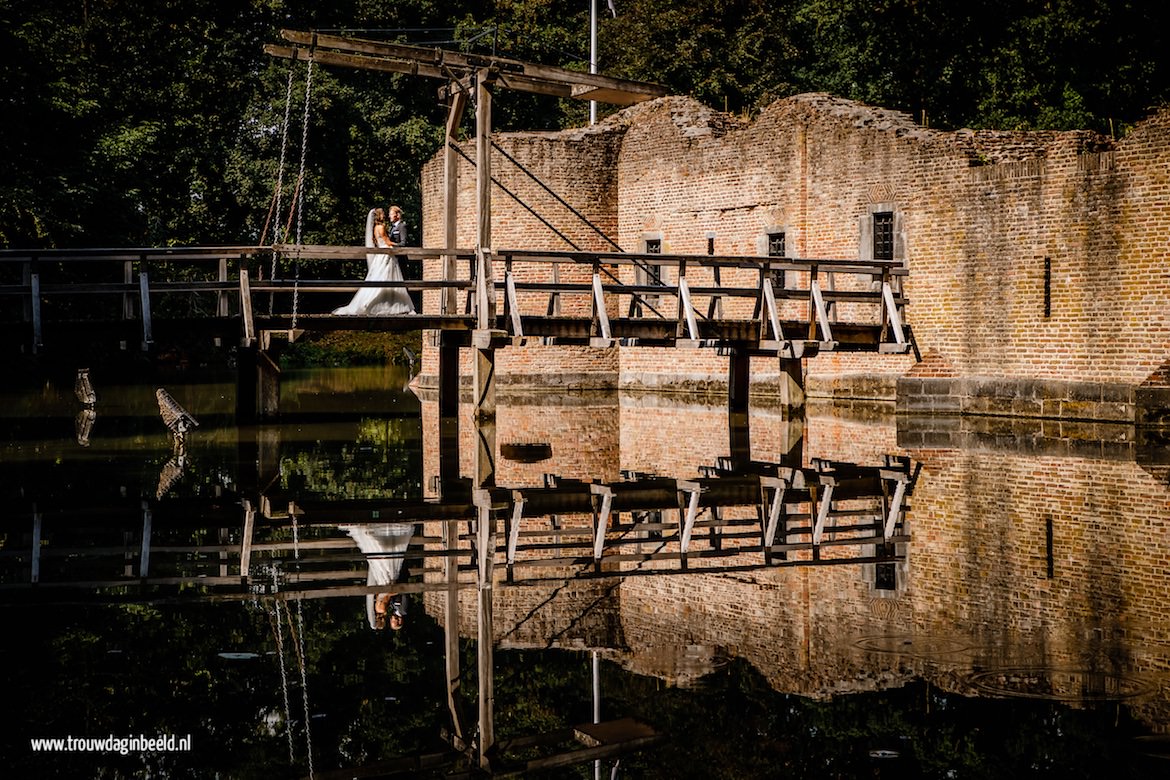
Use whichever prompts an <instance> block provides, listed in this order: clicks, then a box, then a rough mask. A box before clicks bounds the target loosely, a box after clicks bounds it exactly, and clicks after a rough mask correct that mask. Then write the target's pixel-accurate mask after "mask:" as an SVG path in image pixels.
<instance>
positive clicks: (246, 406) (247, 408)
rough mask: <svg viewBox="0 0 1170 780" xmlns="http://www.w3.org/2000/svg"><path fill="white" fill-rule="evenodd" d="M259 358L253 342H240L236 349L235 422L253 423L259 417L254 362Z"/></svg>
mask: <svg viewBox="0 0 1170 780" xmlns="http://www.w3.org/2000/svg"><path fill="white" fill-rule="evenodd" d="M259 359H260V356H259V350H258V349H257V348H256V345H255V343H252V344H241V345H240V347H239V349H238V350H237V351H236V422H237V423H244V424H248V423H254V422H256V420H257V419H258V417H259V414H258V411H259V406H260V405H259V401H260V397H259V387H258V383H257V381H256V379H257V377H256V371H257V369H256V362H257V361H258V360H259Z"/></svg>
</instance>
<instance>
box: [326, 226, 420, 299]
mask: <svg viewBox="0 0 1170 780" xmlns="http://www.w3.org/2000/svg"><path fill="white" fill-rule="evenodd" d="M366 246H368V247H378V248H388V247H392V246H394V243H393V242H392V241H391V240H390V236H389V235H387V233H386V216H385V212H383V211H382V209H370V213H369V214H367V215H366ZM366 266H367V270H366V281H367V282H401V281H402V269H400V268H399V267H398V261H397V260H396V259H395V258H394V256H393V255H386V254H377V255H374V254H370V255H366ZM333 313H334V314H351V315H360V316H365V317H384V316H387V315H392V314H413V313H414V303H413V302H412V301H411V300H410V293H408V292H407V291H406V288H405V287H363V288H361V289H360V290H358V291H357V292H356V293H355V294H354V296H353V300H351V301H350V302H349V303H348V304H346V305H345V306H342V307H341V308H339V309H334V310H333Z"/></svg>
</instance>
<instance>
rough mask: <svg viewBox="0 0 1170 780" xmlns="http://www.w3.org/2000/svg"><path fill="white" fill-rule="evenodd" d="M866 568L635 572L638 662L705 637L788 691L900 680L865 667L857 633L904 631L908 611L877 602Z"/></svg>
mask: <svg viewBox="0 0 1170 780" xmlns="http://www.w3.org/2000/svg"><path fill="white" fill-rule="evenodd" d="M871 601H872V595H871V586H870V585H869V584H868V583H866V582H865V581H864V580H863V578H862V574H861V570H860V568H859V567H852V566H836V567H818V568H790V569H782V570H769V571H762V572H756V573H745V574H734V575H703V574H694V575H677V576H661V577H631V578H628V579H627V580H625V582H624V583H623V584H622V631H623V634H624V636H625V638H626V642H627V644H628V645H629V646H630V657H631V659H632V660H631V661H630V662H629V664H628V665H629V666H630V667H631V668H633V669H635V670H638V671H642V672H643V673H650V674H653V673H655V672H656V670H655V669H653V668H645V669H639V668H638V667H639V664H638V659H639V657H640V656H642V655H643V654H646V655H647V656H648V657H651V658H653V657H655V653H654V652H653V650H654V648H657V647H661V646H663V645H666V646H675V645H699V646H708V647H717V648H722V649H724V650H726V652H727V654H728V655H730V656H732V657H738V658H744V659H746V660H748V661H749V662H750V663H751V664H752V665H753V666H754V667H755V668H756V669H758V670H759V671H760V673H761V674H763V675H764V677H765V678H766V679H767V680H768V681H769V683H770V684H771V685H772V686H773V687H774V688H776V689H777V690H779V691H783V692H791V693H800V694H803V695H809V696H821V695H829V694H831V693H833V692H835V691H836V690H849V691H857V690H870V689H874V688H876V687H881V685H883V684H887V683H889V682H890V681H892V680H896V679H898V678H897V676H896V675H895V674H893V673H892V672H890V671H888V670H885V671H880V672H874V671H873V670H867V669H863V668H859V667H858V666H857V665H856V662H855V661H854V660H853V659H854V653H853V652H852V649H851V644H850V643H851V641H852V640H853V639H854V638H856V637H857V636H861V635H865V634H881V633H900V632H905V631H907V630H908V629H909V615H908V614H907V613H906V612H904V611H902V610H900V609H892V610H891V609H883V610H875V609H874V608H873V606H872V605H871Z"/></svg>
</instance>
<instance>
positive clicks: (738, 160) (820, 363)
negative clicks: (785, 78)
mask: <svg viewBox="0 0 1170 780" xmlns="http://www.w3.org/2000/svg"><path fill="white" fill-rule="evenodd" d="M495 140H496V141H497V143H499V145H500V146H501V147H502V148H503V149H504V150H505V151H506V152H507V154H508V155H510V156H512V157H514V158H515V159H516V160H518V161H519V162H521V163H522V164H523V165H524V166H525V167H526V168H528V169H529V170H531V171H532V172H533V173H534V174H535V175H536V176H537V177H538V178H539V179H540V180H541V181H543V182H544V183H545V184H547V185H548V186H549V188H550V189H552V190H553V191H555V192H556V193H558V194H559V195H560V196H561V197H562V198H564V199H565V201H567V202H568V203H570V204H571V205H572V207H573V208H574V209H576V210H578V211H580V212H581V213H582V214H584V215H585V216H586V217H587V218H588V219H589V220H590V221H592V222H593V223H594V224H595V225H596V226H597V227H598V228H600V229H601V230H602V231H604V232H605V233H607V234H608V235H610V236H616V240H617V242H618V243H619V244H620V245H621V246H622V247H623V248H625V249H626V250H629V251H640V250H642V249H643V248H644V247H645V241H646V240H647V239H658V240H660V241H661V242H662V249H663V251H664V252H680V253H704V252H706V250H707V238H708V234H709V233H711V234H714V242H715V251H716V252H717V253H720V254H763V252H764V249H765V246H766V244H765V236H766V234H767V233H769V232H783V233H784V234H785V238H786V245H787V252H788V254H789V255H794V256H800V257H857V256H861V257H868V256H869V253H870V252H871V251H872V250H871V248H870V243H871V238H870V236H871V232H870V230H869V224H870V222H871V220H872V215H873V214H874V213H875V212H892V213H893V214H894V219H895V231H896V241H895V256H896V257H898V258H902V259H904V260H905V262H906V263H907V265H908V267H909V270H910V276H909V279H908V281H907V284H906V292H907V293H908V295H909V297H910V309H909V315H908V317H909V320H910V322H911V323H912V325H913V327H914V331H915V335H916V338H917V342H918V345H919V348H920V350H921V352H922V354H923V355H924V357H925V360H924V361H923V362H922V363H920V364H917V365H915V364H914V361H913V359H912V358H908V357H907V358H900V357H891V356H881V357H875V356H857V355H821V356H818V357H816V358H815V359H812V360H809V361H806V370H807V374H808V391H809V393H810V394H811V395H838V396H855V397H883V396H884V397H886V398H890V397H893V396H894V394H895V389H896V393H897V398H898V402H899V406H900V408H902V409H904V410H907V411H926V412H946V413H955V412H964V413H976V414H980V413H983V414H1009V415H1024V416H1046V417H1060V418H1066V419H1105V420H1117V421H1123V422H1138V423H1158V422H1164V421H1165V420H1166V419H1167V418H1166V417H1165V409H1166V408H1167V407H1170V402H1168V399H1170V382H1168V381H1167V380H1168V376H1170V317H1167V316H1166V307H1167V304H1168V303H1170V272H1168V271H1167V262H1166V261H1167V255H1168V254H1170V211H1167V209H1166V202H1167V195H1168V194H1170V109H1163V110H1162V111H1160V112H1158V113H1157V114H1155V115H1154V116H1152V117H1151V118H1150V119H1148V120H1147V121H1145V122H1143V123H1142V124H1141V125H1139V126H1138V127H1137V128H1136V129H1135V131H1134V132H1132V133H1131V134H1130V135H1129V136H1127V137H1126V138H1124V139H1122V140H1120V141H1113V140H1111V139H1108V138H1105V137H1102V136H1100V135H1097V134H1094V133H1090V132H1087V131H1073V132H1061V133H1057V132H1037V133H1022V132H1012V133H1008V132H991V131H971V130H961V131H957V132H941V131H935V130H930V129H927V128H922V127H919V126H917V125H915V124H914V123H913V122H912V121H911V120H910V119H909V117H907V116H906V115H904V114H901V113H897V112H892V111H887V110H883V109H877V108H872V107H868V106H864V105H860V104H857V103H854V102H850V101H846V100H841V99H837V98H833V97H830V96H827V95H823V94H809V95H798V96H795V97H791V98H786V99H784V100H781V101H778V102H776V103H775V104H773V105H772V106H770V107H769V108H767V109H766V110H764V111H763V112H762V113H761V114H760V115H759V117H757V118H756V119H755V120H754V121H753V122H750V123H748V122H743V121H740V120H738V119H736V118H734V117H731V116H728V115H726V114H722V113H720V112H716V111H713V110H711V109H708V108H706V107H704V106H702V105H700V104H699V103H697V102H695V101H692V100H690V99H687V98H682V97H671V98H663V99H660V100H655V101H651V102H648V103H643V104H640V105H637V106H634V107H631V108H629V109H626V110H624V111H622V112H619V113H617V114H615V115H613V116H611V117H609V118H608V119H606V120H605V121H604V122H601V123H600V124H598V125H596V126H594V127H591V128H588V129H577V130H569V131H561V132H553V133H508V134H499V135H497V136H496V138H495ZM473 146H474V145H473V144H467V145H466V146H465V151H466V152H467V154H468V155H469V156H472V157H474V148H473ZM492 162H493V172H494V175H495V176H496V177H497V178H498V179H499V180H500V181H501V182H502V183H503V184H504V185H505V186H506V187H507V188H508V189H509V190H511V191H512V192H513V193H515V194H516V196H517V197H518V198H519V199H520V200H523V201H524V203H526V204H527V205H528V206H530V207H531V208H532V209H534V210H535V211H536V212H538V213H540V214H541V215H542V216H543V217H544V218H545V219H546V220H548V222H550V223H552V224H553V225H555V226H556V227H557V228H558V229H559V230H560V231H562V232H563V233H564V234H565V235H566V236H568V237H569V239H570V240H571V241H573V243H574V244H576V245H577V246H578V247H579V248H581V249H586V250H588V249H608V248H610V245H608V244H607V243H606V242H605V241H604V240H603V239H602V238H601V237H600V236H599V235H598V234H597V232H595V231H594V230H593V229H592V228H590V227H589V226H587V225H586V224H585V223H584V222H583V221H582V220H581V219H579V218H578V217H576V216H575V215H573V214H572V213H571V212H570V210H569V209H567V208H566V207H565V206H564V205H562V204H561V203H559V202H557V200H556V199H555V198H553V197H552V196H551V195H549V193H548V192H547V191H545V190H544V189H542V188H541V187H540V186H538V185H537V184H536V183H535V182H533V181H532V180H531V179H529V178H528V177H527V176H526V175H524V174H523V173H522V172H521V171H520V169H519V168H518V167H517V166H516V165H515V164H514V163H513V162H511V161H509V160H508V159H506V158H505V157H504V155H503V154H501V153H500V152H498V151H497V152H493V160H492ZM460 167H461V170H460V174H461V178H460V188H459V204H460V221H459V241H458V243H459V244H460V245H461V246H471V245H472V244H473V243H474V241H473V229H474V176H473V174H472V168H471V166H470V165H467V164H466V163H461V166H460ZM423 191H424V214H423V237H424V243H425V244H426V245H429V246H438V245H441V244H442V243H443V241H442V232H443V218H442V209H443V200H442V161H441V158H438V157H437V158H435V159H433V160H431V161H430V162H429V163H428V164H427V165H426V166H425V167H424V170H423ZM493 243H495V244H496V245H497V246H510V247H518V248H520V247H527V248H546V249H568V248H570V246H569V245H568V244H567V243H566V242H565V240H564V239H562V238H560V237H559V236H557V235H556V234H555V233H554V232H553V231H552V230H550V229H549V228H548V227H547V226H546V225H544V224H542V223H541V222H540V221H539V220H538V219H537V218H536V217H534V216H533V215H532V214H531V213H529V212H528V211H527V210H526V209H525V208H523V207H522V206H521V205H519V204H518V203H517V202H516V200H514V199H513V198H511V197H510V196H508V195H507V194H505V193H504V192H502V191H501V190H500V188H499V187H496V188H495V189H494V192H493ZM428 274H429V275H437V267H431V268H428ZM727 281H730V280H727V279H725V283H726V282H727ZM698 282H699V280H696V281H692V285H694V284H696V283H698ZM566 305H567V306H571V305H572V304H571V303H570V302H568V301H566ZM576 305H578V306H587V305H588V303H587V301H586V300H584V299H582V300H579V301H578V302H577V304H576ZM699 305H702V302H699ZM743 305H747V304H746V303H744V304H743ZM532 350H541V351H542V352H543V354H542V356H541V357H540V358H534V357H530V356H529V357H526V356H525V353H526V352H530V351H532ZM583 352H584V351H583V350H574V349H571V348H567V347H561V348H552V349H551V350H550V349H549V348H547V347H534V348H508V349H505V350H503V351H502V352H501V353H500V358H499V370H500V373H501V376H502V377H507V376H509V375H512V376H513V377H514V379H513V382H514V383H516V384H521V385H530V386H536V385H539V384H541V383H542V381H543V378H546V377H550V376H556V375H557V374H558V371H563V372H565V375H566V376H571V377H572V378H573V382H576V381H578V380H580V381H583V382H585V383H586V384H592V385H594V386H596V385H599V384H610V385H612V384H617V385H620V386H622V387H624V388H627V389H639V388H647V389H658V390H670V389H681V390H694V389H701V390H708V389H716V390H718V389H719V388H722V387H725V383H726V360H725V359H723V358H720V357H718V356H716V355H714V354H711V353H709V352H707V351H684V350H676V351H671V352H666V351H661V350H653V349H647V348H620V349H613V350H607V351H605V352H601V353H599V354H596V355H593V356H592V358H590V359H588V362H587V368H583V366H586V360H585V358H584V355H583ZM433 353H434V350H433V349H428V350H427V351H426V355H425V356H424V367H423V372H424V380H423V381H424V383H425V382H426V381H428V379H427V377H430V380H429V381H432V382H433V375H434V373H435V355H434V354H433ZM533 360H537V361H538V362H539V370H538V371H534V370H533V369H532V368H531V367H530V364H531V362H532V361H533ZM558 366H559V369H558ZM752 373H753V392H768V391H769V390H770V388H771V387H772V385H773V383H774V378H775V376H776V370H775V367H774V366H773V365H771V362H770V361H764V360H756V361H755V362H754V363H753V367H752Z"/></svg>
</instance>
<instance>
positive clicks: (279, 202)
mask: <svg viewBox="0 0 1170 780" xmlns="http://www.w3.org/2000/svg"><path fill="white" fill-rule="evenodd" d="M292 88H293V69H292V68H291V67H289V69H288V85H287V86H286V87H285V90H284V124H282V125H281V127H280V166H279V167H278V168H277V169H276V211H275V212H274V215H275V217H276V219H275V224H274V226H273V228H272V243H273V244H279V243H281V241H279V240H277V233H278V232H279V231H280V215H281V213H282V211H283V208H282V206H283V205H284V161H285V157H286V153H287V152H288V120H289V115H290V114H291V113H292ZM268 278H269V280H270V281H271V280H274V279H276V252H273V253H272V273H271V275H269V277H268ZM275 299H276V294H275V293H269V295H268V316H270V317H271V316H272V308H273V303H274V301H275Z"/></svg>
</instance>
